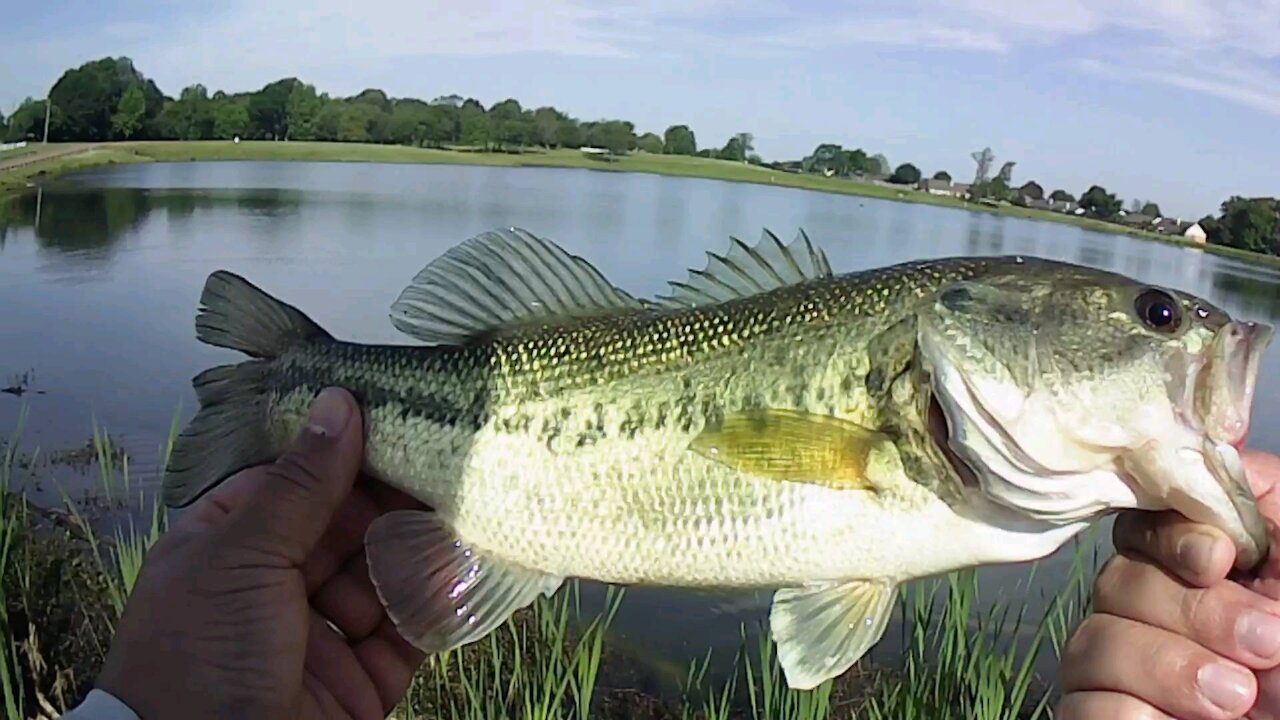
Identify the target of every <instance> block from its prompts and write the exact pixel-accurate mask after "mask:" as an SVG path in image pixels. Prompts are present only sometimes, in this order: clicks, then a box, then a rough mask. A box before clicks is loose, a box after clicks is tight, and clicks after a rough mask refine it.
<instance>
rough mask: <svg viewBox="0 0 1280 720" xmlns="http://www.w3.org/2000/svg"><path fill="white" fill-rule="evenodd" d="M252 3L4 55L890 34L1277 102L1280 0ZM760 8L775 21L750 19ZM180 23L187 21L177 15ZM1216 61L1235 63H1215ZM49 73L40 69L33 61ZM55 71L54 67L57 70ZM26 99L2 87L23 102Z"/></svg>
mask: <svg viewBox="0 0 1280 720" xmlns="http://www.w3.org/2000/svg"><path fill="white" fill-rule="evenodd" d="M823 5H825V7H813V6H810V7H809V8H808V9H806V10H801V9H798V7H797V6H796V5H794V4H791V3H788V2H785V1H784V0H747V1H745V2H732V1H731V0H649V1H646V0H617V1H615V2H592V1H591V0H539V1H538V2H536V3H531V2H524V1H521V0H474V2H471V3H463V2H460V1H459V0H363V1H362V2H359V3H350V2H348V1H347V0H274V1H272V2H260V1H258V0H236V1H235V2H234V3H232V4H228V5H225V6H222V7H220V8H218V9H216V10H215V9H207V8H211V7H216V6H207V5H206V6H199V9H195V8H194V7H193V9H192V12H189V13H186V14H185V15H178V16H177V17H178V18H180V19H179V20H177V21H171V22H170V23H169V24H166V25H165V26H164V27H160V26H155V25H153V24H151V21H149V20H148V19H145V18H131V17H120V18H119V19H117V20H115V21H114V22H112V23H109V24H106V25H104V26H101V27H98V28H96V29H95V30H90V31H87V32H82V33H64V34H62V35H60V36H58V37H54V38H35V39H31V38H27V37H26V36H24V35H23V34H18V35H16V36H12V37H7V38H6V37H3V32H2V31H0V66H5V67H15V68H18V67H20V68H24V72H23V73H22V75H20V76H19V77H18V78H16V79H17V80H19V81H20V82H27V83H30V84H31V87H30V88H27V87H16V85H18V84H20V82H19V83H15V84H14V85H15V86H14V87H12V88H10V89H9V92H14V93H21V94H23V95H25V94H39V93H40V92H42V91H43V88H44V87H47V84H46V83H48V82H52V80H53V79H55V78H56V77H57V73H60V72H61V71H62V69H64V68H66V67H68V66H71V65H75V64H78V63H80V62H84V61H85V60H88V59H91V58H94V57H100V56H102V55H107V54H112V55H119V54H128V55H130V56H132V57H134V58H135V60H137V61H138V63H139V65H140V66H141V67H142V68H143V69H144V71H145V72H149V73H154V74H156V75H157V79H159V80H161V81H162V85H164V86H165V87H166V89H168V90H169V91H170V92H176V91H177V89H176V87H170V86H171V85H181V84H182V83H184V82H189V81H192V80H194V79H203V80H206V81H208V82H209V83H210V85H212V86H223V85H228V86H231V85H234V86H235V87H236V88H237V89H244V88H248V87H253V86H256V85H259V84H261V83H263V82H266V81H269V80H271V79H275V78H278V77H282V76H286V75H298V76H302V77H316V78H317V80H318V81H322V80H321V78H323V77H325V76H332V75H333V74H334V71H335V69H339V68H343V67H358V66H372V65H374V64H378V63H383V64H385V63H387V62H394V63H401V64H404V65H406V66H410V65H411V64H412V62H413V60H414V59H415V58H423V57H432V56H434V57H441V56H447V57H458V58H468V57H477V56H495V55H497V56H502V55H514V54H521V53H547V54H558V55H567V56H577V57H597V58H598V57H606V58H621V57H629V58H640V59H645V58H654V57H658V56H668V55H672V54H685V55H688V56H693V55H695V54H700V53H709V54H733V55H739V54H744V53H746V54H777V53H802V52H808V51H812V50H824V49H830V48H836V47H855V46H883V47H900V48H913V49H914V48H920V49H934V50H939V49H941V50H948V51H957V52H973V53H999V54H1017V53H1039V54H1041V55H1042V56H1043V57H1054V58H1060V59H1061V60H1062V61H1063V62H1064V63H1067V64H1071V63H1080V62H1083V61H1088V60H1093V61H1094V62H1096V63H1099V65H1100V67H1101V66H1104V67H1106V68H1107V70H1108V73H1109V74H1110V76H1112V77H1115V78H1119V79H1131V80H1134V81H1144V82H1155V83H1161V84H1164V85H1168V86H1170V87H1177V88H1181V89H1183V90H1190V91H1193V92H1197V93H1203V94H1207V95H1211V96H1214V97H1218V98H1222V99H1226V100H1229V101H1231V102H1236V103H1240V104H1243V105H1245V106H1247V107H1250V108H1253V109H1257V110H1261V111H1264V112H1268V113H1273V114H1280V112H1278V111H1277V93H1276V91H1274V90H1272V88H1274V87H1280V83H1278V82H1277V81H1278V80H1280V68H1277V67H1276V66H1275V60H1276V59H1277V58H1280V0H1055V2H1053V3H1039V2H1027V1H1026V0H901V1H900V2H878V1H876V0H863V1H862V2H857V3H852V4H845V3H837V2H834V0H824V2H823ZM751 19H755V20H758V21H759V22H755V23H743V22H742V21H744V20H751ZM175 23H176V24H175ZM1215 66H1220V67H1218V68H1217V69H1215ZM33 70H34V71H35V72H33ZM50 75H51V77H49V76H50ZM17 99H18V98H17V97H0V103H3V104H10V103H12V102H15V101H16V100H17Z"/></svg>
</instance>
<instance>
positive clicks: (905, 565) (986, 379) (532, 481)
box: [164, 229, 1272, 688]
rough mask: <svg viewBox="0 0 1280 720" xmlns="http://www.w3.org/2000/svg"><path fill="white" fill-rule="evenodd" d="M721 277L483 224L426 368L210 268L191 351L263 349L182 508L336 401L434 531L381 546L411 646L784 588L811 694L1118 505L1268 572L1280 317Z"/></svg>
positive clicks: (873, 279) (185, 447) (413, 299)
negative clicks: (676, 594)
mask: <svg viewBox="0 0 1280 720" xmlns="http://www.w3.org/2000/svg"><path fill="white" fill-rule="evenodd" d="M708 255H709V258H710V259H709V261H708V264H707V266H706V267H705V268H703V269H701V270H691V271H689V273H688V276H687V277H686V278H684V279H683V280H680V281H676V282H672V283H671V286H672V291H671V293H670V294H669V295H666V296H661V297H657V298H653V299H643V300H642V299H637V298H635V297H633V296H631V295H630V294H628V293H627V292H625V291H623V290H621V289H619V288H617V287H615V286H614V285H613V284H611V283H610V282H609V281H608V280H606V279H605V278H604V277H603V276H602V275H601V274H600V272H599V271H597V270H596V269H595V268H594V267H592V266H591V265H590V264H589V263H588V262H587V261H586V260H584V259H582V258H580V257H576V256H573V255H570V254H569V253H568V252H566V251H565V250H564V249H562V248H561V247H560V246H558V245H556V244H555V243H553V242H551V241H549V240H545V239H542V238H539V237H536V236H534V235H532V234H531V233H528V232H526V231H523V230H519V229H510V230H505V231H499V232H491V233H486V234H483V235H480V236H477V237H475V238H472V239H470V240H468V241H466V242H464V243H462V244H460V245H458V246H456V247H454V248H453V249H451V250H450V251H448V252H447V253H445V254H444V255H442V256H441V257H440V258H438V259H436V260H435V261H433V262H432V263H430V264H429V265H428V266H427V267H426V268H425V269H423V270H422V271H421V272H420V273H419V274H418V275H417V276H416V277H415V278H414V279H413V281H412V283H411V284H410V285H409V287H408V288H407V289H405V290H404V291H403V292H402V294H401V295H400V297H399V298H398V299H397V300H396V302H395V303H394V305H393V306H392V310H391V320H392V322H393V323H394V325H395V326H396V327H397V328H399V329H400V330H401V331H403V332H404V333H406V334H407V335H409V336H411V337H413V338H415V339H416V340H417V341H418V342H417V344H411V345H403V346H401V345H396V346H388V345H361V344H355V343H350V342H343V341H340V340H338V339H335V338H334V337H332V336H331V335H330V334H329V333H328V332H326V331H325V330H323V329H321V328H320V327H319V326H318V325H316V324H315V323H314V322H313V321H311V320H310V319H309V318H308V317H307V316H306V315H305V314H303V313H302V312H301V311H300V310H298V309H296V308H294V307H292V306H290V305H287V304H285V303H283V302H281V301H280V300H277V299H275V298H273V297H271V296H269V295H268V294H266V293H265V292H263V291H262V290H260V289H258V288H256V287H255V286H253V285H252V284H250V283H249V282H248V281H246V280H245V279H243V278H241V277H239V276H237V275H234V274H231V273H228V272H224V271H219V272H216V273H214V274H213V275H211V276H210V277H209V279H208V282H207V283H206V285H205V289H204V293H203V295H202V297H201V304H202V308H201V310H200V312H199V314H198V317H197V320H196V328H197V336H198V337H199V339H201V340H202V341H204V342H207V343H211V344H213V345H217V346H221V347H226V348H231V349H235V350H239V351H241V352H243V353H246V354H248V355H250V356H251V358H252V359H249V360H247V361H244V362H240V363H238V364H234V365H227V366H222V367H216V368H213V369H210V370H207V371H205V372H203V373H202V374H200V375H199V376H197V377H196V379H195V381H194V384H195V388H196V391H197V394H198V396H199V399H200V404H201V407H200V409H199V411H198V412H197V414H196V416H195V418H194V419H193V420H192V421H191V423H190V425H189V426H188V427H187V428H186V429H185V430H184V431H183V433H182V434H181V436H180V437H179V438H178V441H177V443H176V446H175V448H174V452H173V454H172V457H171V462H170V465H169V467H168V473H167V477H166V479H165V485H164V499H165V501H166V503H167V504H169V505H171V506H183V505H187V504H189V503H191V502H192V501H193V500H195V499H196V498H197V497H199V496H200V495H201V494H202V493H203V492H205V491H206V490H208V489H209V488H210V487H212V486H214V485H216V484H217V483H218V482H219V481H221V480H222V479H224V478H226V477H227V476H229V475H231V474H232V473H234V472H236V471H238V470H240V469H242V468H245V467H248V466H251V465H255V464H258V463H263V462H269V461H271V460H272V459H273V458H275V457H276V456H277V455H278V454H279V453H280V452H281V450H282V448H283V447H284V446H285V444H286V443H287V442H289V440H290V439H291V438H292V437H293V435H294V434H295V433H296V432H297V431H298V430H299V428H300V426H301V423H302V422H303V420H304V418H305V416H306V412H307V409H308V406H309V404H310V402H311V401H312V399H313V398H314V397H315V396H316V395H317V394H318V393H319V392H320V390H322V389H323V388H325V387H326V386H333V385H336V386H341V387H344V388H346V389H348V390H350V391H351V392H352V393H354V394H355V395H356V397H357V398H358V399H359V401H360V403H361V406H362V409H363V413H364V419H365V428H366V432H367V441H366V451H365V463H366V471H367V472H368V473H370V474H371V475H373V476H375V477H378V478H380V479H382V480H383V481H385V482H386V483H389V484H390V485H392V486H394V487H396V488H399V489H401V490H403V491H404V492H406V493H408V494H410V495H412V496H414V497H416V498H418V499H420V500H421V501H423V502H424V504H426V505H427V506H429V507H430V510H403V511H396V512H392V513H389V514H387V515H385V516H383V517H381V518H379V519H378V520H377V521H375V522H374V523H373V525H372V526H371V527H370V528H369V531H368V534H367V536H366V554H367V559H368V565H369V572H370V576H371V579H372V581H373V583H374V585H375V587H376V588H377V591H378V594H379V597H380V598H381V600H382V602H383V604H384V605H385V606H386V609H387V613H388V615H389V616H390V617H391V619H392V620H393V621H394V622H395V624H396V626H397V628H398V629H399V631H400V633H401V634H402V635H404V636H405V637H406V638H407V639H408V640H410V641H411V642H412V643H413V644H414V645H416V646H417V647H419V648H421V649H423V650H424V651H426V652H428V653H431V652H438V651H442V650H445V649H448V648H452V647H456V646H459V645H462V644H466V643H470V642H474V641H475V640H478V639H480V638H482V637H484V636H485V635H486V634H487V633H489V632H490V631H492V630H493V629H494V628H495V627H497V626H498V625H499V624H500V623H502V622H503V621H505V620H506V619H507V618H508V617H509V616H510V615H511V614H512V613H513V612H514V611H516V610H517V609H519V608H521V607H524V606H526V605H528V604H529V603H531V602H533V600H535V599H536V597H537V596H538V595H539V594H548V595H549V594H551V593H553V592H554V591H555V590H556V589H557V588H558V587H560V585H561V584H562V582H563V581H564V579H566V578H570V577H578V578H589V579H594V580H598V581H602V582H606V583H618V584H654V585H666V586H682V587H694V588H757V589H767V590H770V591H773V593H774V594H773V603H772V607H771V610H770V625H771V634H772V636H773V638H774V640H775V641H776V643H777V646H778V657H779V660H780V662H781V665H782V667H783V669H784V671H785V675H786V678H787V681H788V683H789V684H790V685H791V686H793V687H796V688H812V687H814V686H816V685H818V684H819V683H821V682H823V681H824V680H826V679H828V678H831V677H834V676H836V675H839V674H841V673H843V672H844V671H846V670H847V669H848V668H849V667H850V666H852V665H853V663H854V662H856V661H857V660H858V659H859V658H860V657H861V656H862V655H863V654H865V653H866V651H867V650H868V649H870V648H871V647H872V646H873V645H874V644H875V643H876V642H878V640H879V639H880V637H881V635H882V634H883V631H884V628H885V626H886V623H887V621H888V619H889V617H890V614H891V610H892V606H893V600H894V597H895V594H896V590H897V588H898V586H899V585H900V584H902V583H903V582H906V581H909V580H912V579H915V578H921V577H926V576H930V575H935V574H940V573H945V572H949V571H953V570H957V569H961V568H966V567H974V566H979V565H985V564H992V563H1010V562H1020V561H1028V560H1032V559H1036V558H1040V557H1043V556H1045V555H1048V554H1050V553H1052V552H1053V551H1054V550H1055V549H1057V548H1058V547H1060V546H1061V545H1062V544H1063V543H1065V542H1066V541H1067V540H1068V539H1069V538H1071V537H1072V536H1073V535H1075V534H1076V533H1078V532H1079V531H1080V530H1082V529H1083V528H1084V527H1086V526H1087V525H1088V524H1089V523H1091V522H1093V521H1095V520H1097V519H1098V518H1100V517H1102V516H1103V515H1105V514H1107V513H1109V512H1112V511H1115V510H1118V509H1121V508H1142V509H1148V510H1159V509H1170V508H1171V509H1174V510H1177V511H1179V512H1182V513H1183V514H1185V515H1186V516H1188V517H1190V518H1192V519H1195V520H1199V521H1203V522H1206V523H1209V524H1212V525H1214V526H1216V527H1218V528H1221V529H1222V530H1223V531H1224V532H1226V533H1227V534H1228V535H1229V536H1230V537H1231V538H1232V539H1233V541H1234V542H1235V544H1236V546H1237V548H1238V554H1237V565H1238V566H1239V567H1240V568H1243V569H1249V568H1253V567H1255V566H1257V565H1258V564H1260V563H1261V562H1262V561H1263V559H1264V558H1265V556H1266V554H1267V545H1268V541H1267V535H1266V530H1265V525H1264V522H1263V520H1262V518H1261V516H1260V515H1259V513H1258V510H1257V508H1256V506H1255V503H1254V498H1253V496H1252V494H1251V493H1250V490H1249V486H1248V483H1247V482H1246V480H1245V477H1244V470H1243V467H1242V465H1241V462H1240V457H1239V454H1238V452H1237V448H1238V447H1239V446H1240V445H1242V444H1243V441H1244V438H1245V435H1246V433H1247V430H1248V424H1249V414H1250V407H1251V404H1252V400H1253V394H1254V387H1255V381H1256V376H1257V372H1258V365H1259V359H1260V357H1261V354H1262V352H1263V350H1264V349H1265V348H1266V347H1267V345H1268V344H1269V342H1270V339H1271V335H1272V330H1271V328H1270V327H1268V326H1265V325H1257V324H1254V323H1246V322H1242V321H1237V320H1234V319H1232V318H1231V317H1230V316H1228V314H1227V313H1226V312H1224V311H1223V310H1222V309H1220V308H1218V307H1215V306H1213V305H1212V304H1210V303H1208V302H1207V301H1205V300H1203V299H1201V298H1198V297H1194V296H1191V295H1188V294H1185V293H1182V292H1178V291H1175V290H1172V289H1168V288H1160V287H1154V286H1151V285H1148V284H1146V283H1142V282H1139V281H1137V280H1134V279H1130V278H1127V277H1123V276H1121V275H1116V274H1113V273H1108V272H1103V271H1099V270H1094V269H1089V268H1085V267H1079V266H1076V265H1071V264H1067V263H1062V262H1055V261H1049V260H1044V259H1036V258H1031V257H997V258H948V259H938V260H926V261H918V262H909V263H905V264H901V265H895V266H892V267H885V268H880V269H875V270H867V271H861V272H853V273H848V274H841V275H837V274H835V273H833V272H832V269H831V266H830V263H829V262H828V260H827V258H826V255H825V254H824V253H823V252H822V251H821V250H820V249H818V248H816V247H815V246H814V245H813V244H812V243H811V242H810V241H809V239H808V237H807V236H805V235H804V234H803V233H801V234H799V235H798V236H797V237H796V239H795V240H794V241H793V242H791V243H790V244H783V243H782V242H781V241H779V239H778V238H777V237H776V236H774V235H772V234H771V233H768V232H767V231H766V232H765V234H764V236H763V237H762V239H761V240H760V242H759V243H758V244H756V245H755V246H753V247H749V246H747V245H746V244H744V243H742V242H740V241H737V240H734V241H733V243H732V246H731V250H730V252H728V253H727V254H725V255H719V254H714V253H708Z"/></svg>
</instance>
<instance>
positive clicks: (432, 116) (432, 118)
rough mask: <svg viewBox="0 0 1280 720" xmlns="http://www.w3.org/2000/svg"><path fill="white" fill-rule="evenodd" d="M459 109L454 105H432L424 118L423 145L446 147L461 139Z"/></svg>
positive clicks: (428, 107)
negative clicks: (447, 144)
mask: <svg viewBox="0 0 1280 720" xmlns="http://www.w3.org/2000/svg"><path fill="white" fill-rule="evenodd" d="M458 117H459V113H458V108H457V107H455V106H453V105H447V104H440V103H432V104H430V105H428V106H427V111H426V113H425V114H424V115H423V116H422V144H423V145H429V146H431V147H444V146H445V144H446V143H451V142H457V141H458V139H459V138H460V137H461V135H460V133H461V126H460V124H459V119H458Z"/></svg>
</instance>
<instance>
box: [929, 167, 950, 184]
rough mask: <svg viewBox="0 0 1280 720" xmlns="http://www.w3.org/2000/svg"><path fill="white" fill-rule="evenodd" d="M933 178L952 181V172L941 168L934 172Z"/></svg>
mask: <svg viewBox="0 0 1280 720" xmlns="http://www.w3.org/2000/svg"><path fill="white" fill-rule="evenodd" d="M933 179H934V180H941V181H943V182H951V173H949V172H947V171H946V170H939V171H938V172H936V173H934V174H933Z"/></svg>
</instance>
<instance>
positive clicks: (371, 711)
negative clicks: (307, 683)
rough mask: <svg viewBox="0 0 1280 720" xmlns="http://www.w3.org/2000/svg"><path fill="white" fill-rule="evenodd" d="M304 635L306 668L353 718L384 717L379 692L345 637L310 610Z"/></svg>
mask: <svg viewBox="0 0 1280 720" xmlns="http://www.w3.org/2000/svg"><path fill="white" fill-rule="evenodd" d="M309 632H310V635H309V636H308V638H307V657H306V662H305V664H306V670H307V672H308V673H310V674H311V675H312V676H314V677H315V678H316V680H317V681H318V683H319V684H320V685H321V686H322V687H324V688H325V689H326V690H327V691H328V692H329V694H331V695H332V696H333V699H334V700H336V701H337V702H338V704H339V705H341V706H342V709H343V710H345V711H346V713H347V715H349V716H351V717H353V718H383V717H386V713H384V712H382V708H381V707H380V703H379V701H378V694H377V693H376V692H375V691H374V688H373V687H372V685H371V684H370V682H369V679H368V677H367V675H366V673H365V672H364V670H363V668H362V667H361V664H360V662H359V660H358V659H357V657H356V655H355V653H353V652H352V651H351V648H350V647H348V646H347V643H346V641H345V640H344V639H343V638H342V637H341V636H340V635H338V634H337V633H336V632H334V631H333V628H330V627H329V626H328V625H326V624H325V622H324V619H323V618H321V617H320V616H319V615H316V614H315V613H312V614H311V627H310V629H309Z"/></svg>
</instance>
